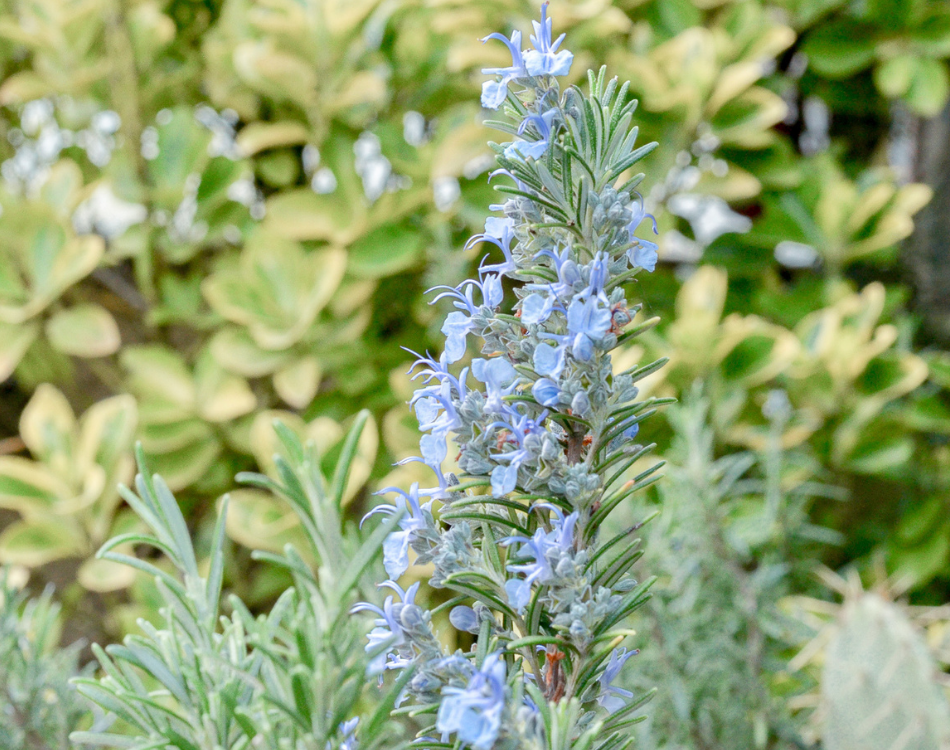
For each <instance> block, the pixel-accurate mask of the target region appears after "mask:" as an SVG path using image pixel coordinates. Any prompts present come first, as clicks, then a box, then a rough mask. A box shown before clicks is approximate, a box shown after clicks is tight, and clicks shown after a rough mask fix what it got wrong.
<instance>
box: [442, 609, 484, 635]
mask: <svg viewBox="0 0 950 750" xmlns="http://www.w3.org/2000/svg"><path fill="white" fill-rule="evenodd" d="M449 622H451V623H452V625H453V627H454V628H455V629H456V630H461V631H462V632H464V633H477V632H478V631H479V622H478V614H477V613H476V612H475V610H474V609H472V608H471V607H466V606H465V605H464V604H460V605H459V606H457V607H452V611H451V612H449Z"/></svg>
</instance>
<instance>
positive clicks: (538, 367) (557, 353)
mask: <svg viewBox="0 0 950 750" xmlns="http://www.w3.org/2000/svg"><path fill="white" fill-rule="evenodd" d="M533 361H534V371H535V372H536V373H538V375H544V376H547V377H551V378H554V379H555V380H557V379H558V378H559V377H560V376H561V371H562V370H563V369H564V349H563V348H562V347H560V346H549V345H548V344H538V346H536V347H535V349H534V357H533Z"/></svg>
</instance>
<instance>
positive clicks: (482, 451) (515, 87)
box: [355, 6, 662, 750]
mask: <svg viewBox="0 0 950 750" xmlns="http://www.w3.org/2000/svg"><path fill="white" fill-rule="evenodd" d="M488 40H499V41H501V42H503V43H504V44H505V45H506V46H507V47H508V49H509V51H510V52H511V56H512V64H511V65H510V66H509V67H504V68H492V69H488V70H486V71H485V72H486V73H488V74H490V75H492V76H493V79H492V80H490V81H488V82H486V83H485V84H484V88H483V93H482V103H483V105H484V106H486V107H487V108H489V109H500V110H501V111H502V114H503V115H504V117H505V119H503V120H498V121H490V122H489V124H490V125H492V126H494V127H495V128H497V129H499V130H502V131H504V132H505V133H507V134H510V135H511V136H512V137H513V138H512V140H511V142H508V143H505V144H500V145H499V144H492V145H493V148H494V150H495V152H496V155H497V160H498V164H499V168H498V169H497V170H496V171H495V172H493V173H492V174H491V176H490V179H492V180H493V181H497V183H498V184H497V186H496V189H497V190H498V191H499V192H500V193H501V194H502V195H503V196H505V198H506V200H505V201H504V202H503V203H500V204H498V205H495V206H492V209H493V210H494V211H495V212H496V215H494V216H492V217H490V218H489V219H488V220H487V221H486V223H485V231H484V233H482V234H479V235H476V236H475V237H473V238H472V240H471V242H470V245H474V244H477V243H486V244H487V245H489V246H491V253H490V254H489V255H487V256H486V257H485V258H484V259H483V260H482V261H481V264H480V266H479V270H478V276H477V278H473V279H467V280H465V281H463V282H462V283H461V284H459V285H458V286H457V287H454V288H452V287H440V288H437V290H436V291H438V294H437V295H436V296H435V298H434V301H436V302H437V301H439V300H450V301H451V302H452V304H453V306H454V307H455V308H456V309H455V310H454V311H452V312H450V313H449V314H448V316H447V318H446V319H445V323H444V325H443V327H442V332H443V333H444V334H445V349H444V353H443V354H442V355H441V356H440V357H439V358H438V359H436V358H434V357H431V356H421V355H419V356H418V359H417V361H416V363H415V365H414V367H413V372H414V378H415V380H416V381H417V382H418V384H419V388H418V390H417V391H416V392H415V394H414V396H413V397H412V399H411V401H410V404H411V406H412V408H413V409H414V411H415V415H416V417H417V418H418V420H419V425H420V428H421V431H422V432H423V433H424V434H423V436H422V438H421V444H420V449H421V454H422V455H421V456H420V457H418V458H416V459H410V460H416V461H421V462H423V463H424V464H426V465H427V466H428V467H430V468H431V469H432V471H433V473H434V474H435V477H436V480H437V481H436V482H434V484H436V486H434V487H431V488H421V487H420V486H419V485H418V484H413V485H412V486H411V488H410V489H409V490H408V491H405V490H402V489H397V488H391V489H390V490H386V491H384V492H390V491H391V492H393V493H394V494H395V502H394V503H393V504H392V505H385V504H384V505H380V506H378V507H377V508H375V509H374V510H373V511H372V513H371V515H382V516H384V517H387V518H389V519H394V518H395V519H398V530H394V531H393V532H392V533H391V534H389V536H388V537H387V539H386V541H385V543H384V562H385V566H386V570H387V573H388V574H389V576H390V579H391V580H389V581H386V582H385V583H384V584H382V585H383V586H384V587H385V588H386V589H388V591H389V596H387V598H386V601H385V604H384V605H383V606H382V607H377V606H375V605H371V604H363V605H359V606H357V607H356V608H355V610H356V611H358V612H370V613H372V614H374V615H375V616H376V620H375V625H376V627H375V628H374V630H373V631H372V632H371V633H370V636H369V644H368V645H367V649H368V650H370V651H371V652H372V653H374V654H376V657H375V658H374V659H373V661H372V663H371V669H370V671H371V673H372V674H377V675H379V676H380V680H382V679H383V675H384V674H385V673H386V672H396V673H399V674H400V678H399V679H401V680H404V681H406V682H405V690H404V693H403V695H402V699H403V701H404V703H405V705H403V707H402V708H400V709H399V710H400V711H403V712H407V713H411V714H415V715H426V716H428V717H429V719H430V721H429V722H428V726H426V727H425V728H423V729H422V730H421V732H420V733H419V736H418V738H417V740H416V744H417V746H420V747H426V748H434V747H455V748H461V747H465V748H473V749H474V750H488V749H489V748H496V749H500V748H519V749H521V750H523V749H526V748H552V749H553V748H558V749H560V748H598V749H600V750H607V749H608V748H610V749H613V748H626V747H629V746H630V745H631V744H632V743H633V738H632V735H631V733H630V729H629V726H630V725H631V724H632V723H634V722H636V721H638V720H639V717H638V716H637V714H636V712H637V709H638V707H639V706H640V705H641V704H642V703H643V701H644V700H646V698H648V697H649V693H648V692H644V693H643V694H641V695H639V696H634V695H633V694H632V693H631V692H630V691H627V690H624V689H622V688H619V687H617V686H616V684H615V680H617V678H618V676H619V675H620V673H621V671H622V670H623V668H624V665H625V663H626V662H627V661H628V660H629V659H630V658H631V657H633V656H634V655H635V653H636V652H635V651H634V650H632V649H630V648H627V647H625V646H624V645H623V644H624V642H625V639H626V638H627V637H628V636H629V635H631V634H632V631H631V630H629V629H627V619H628V617H629V615H630V614H631V613H632V612H633V611H634V610H635V609H637V608H638V607H639V606H640V605H641V604H642V603H643V602H644V601H645V600H646V599H647V590H648V588H649V586H650V581H645V582H640V581H637V580H635V579H634V578H633V577H632V575H631V574H630V566H631V564H632V563H633V562H634V561H635V560H637V559H638V558H639V556H640V554H641V553H640V550H639V540H637V539H635V538H634V536H633V534H634V532H635V531H636V529H637V528H638V525H636V524H635V525H634V526H633V527H631V528H628V529H624V530H623V531H621V532H620V533H618V534H616V535H614V536H612V537H611V538H604V535H603V534H601V533H600V530H601V527H602V525H603V522H604V520H605V519H606V518H607V516H608V515H609V514H610V513H611V511H613V510H614V509H615V508H616V507H617V506H618V505H620V504H621V503H624V502H625V501H627V500H628V499H629V498H630V497H631V496H632V495H633V493H635V492H636V491H637V490H639V489H640V488H642V487H644V486H645V485H646V484H648V483H650V482H652V481H654V480H655V479H656V477H657V476H658V475H657V474H656V473H655V472H656V469H657V468H658V465H653V466H651V467H649V468H647V469H646V470H644V471H641V472H640V473H639V474H636V475H635V476H631V473H632V470H631V467H633V466H634V464H636V463H637V462H639V461H640V459H641V458H643V457H644V456H645V455H646V454H647V453H648V452H649V451H650V449H651V448H652V446H644V445H641V444H640V443H638V442H637V434H638V430H639V423H640V422H641V421H642V420H643V419H644V418H645V417H646V416H648V415H649V414H650V413H652V411H653V407H654V406H655V405H656V403H657V400H656V399H650V400H645V401H637V395H638V391H637V386H636V383H637V381H638V379H640V378H642V377H644V376H645V375H647V374H649V373H650V372H653V371H654V370H656V369H657V368H658V367H660V366H661V365H662V362H656V363H653V364H649V365H646V366H643V367H640V368H634V369H632V370H629V371H625V372H620V373H614V371H613V367H612V364H611V356H610V352H611V350H613V349H614V348H615V347H616V346H617V345H618V343H619V342H621V341H624V340H629V339H630V338H631V337H633V336H636V335H637V334H638V333H640V332H642V331H643V330H646V329H648V328H649V327H651V326H652V325H654V324H655V322H656V321H655V320H650V321H647V322H645V323H642V324H641V325H640V326H639V327H636V328H631V327H629V326H630V325H631V323H632V321H633V319H634V316H635V315H636V314H637V312H638V311H639V309H640V308H639V305H630V304H628V302H627V299H626V296H625V293H624V284H625V283H626V282H629V281H632V280H633V279H635V278H636V277H638V276H640V275H641V274H642V272H644V271H653V269H654V267H655V264H656V262H657V252H656V250H657V248H656V245H655V244H653V243H651V242H648V241H646V240H644V239H639V238H637V237H636V235H635V232H636V230H637V229H638V228H639V226H640V224H641V223H642V222H643V221H644V219H646V218H648V217H647V215H646V214H645V213H644V210H643V204H642V201H641V199H640V196H639V195H638V194H637V193H636V192H635V188H636V186H637V185H638V183H639V182H640V180H641V179H642V177H643V175H636V176H633V177H630V178H629V179H626V178H624V177H622V175H623V174H624V173H625V172H626V171H627V170H628V169H629V168H630V167H631V166H632V165H633V164H635V163H636V162H637V161H638V160H639V159H641V158H642V157H643V156H645V155H646V154H648V153H649V152H650V151H651V150H652V149H653V148H654V146H655V145H656V144H648V145H646V146H642V147H640V148H636V149H635V148H634V142H635V140H636V137H637V129H636V128H632V129H631V123H632V118H633V112H634V108H635V106H636V102H635V101H629V100H628V98H627V86H626V85H623V86H618V83H617V80H616V79H614V80H611V81H609V82H606V83H605V74H604V71H603V70H601V72H600V73H599V75H594V74H593V73H591V74H590V75H589V83H590V90H589V93H588V94H585V93H583V92H582V91H581V89H580V88H578V87H576V86H570V87H568V88H567V89H566V90H564V91H561V88H560V84H559V82H558V76H563V75H566V74H567V73H568V71H569V68H570V66H571V62H572V55H571V53H570V52H568V51H567V50H563V49H561V48H560V45H561V42H562V41H563V37H562V38H558V39H556V40H554V39H552V30H551V20H550V19H549V18H547V16H546V6H544V7H543V8H542V11H541V20H540V22H534V34H533V35H532V36H531V40H530V42H531V48H530V49H528V50H522V44H521V33H520V32H518V31H515V32H514V33H513V34H512V35H511V37H510V38H507V37H504V36H502V35H501V34H491V35H490V36H489V37H487V38H486V39H485V41H488ZM506 287H508V288H512V287H513V290H514V292H513V298H512V296H511V295H510V294H508V295H507V296H506V291H505V290H506ZM473 343H474V344H475V346H476V348H477V349H478V356H476V357H475V358H473V359H471V360H470V361H469V360H468V358H467V354H468V349H469V346H470V345H471V344H473ZM450 436H451V437H452V438H453V440H454V443H455V445H456V447H455V448H453V453H455V452H457V453H458V458H457V462H458V466H459V468H460V470H461V476H460V477H457V476H456V475H454V474H451V473H449V474H448V475H446V473H445V471H444V470H443V463H444V462H445V461H446V458H447V450H448V447H447V440H448V438H449V437H450ZM410 549H411V550H412V552H413V553H414V555H415V559H414V563H415V564H416V565H430V566H431V571H432V572H431V575H430V577H429V580H428V583H429V585H430V586H431V587H433V588H436V589H447V590H448V591H450V592H453V593H454V594H455V596H454V597H453V598H452V599H450V600H449V602H447V603H446V604H444V605H442V606H440V607H438V608H436V610H433V611H431V612H430V611H427V610H426V609H425V607H424V602H423V601H422V598H421V596H420V594H419V588H420V583H419V582H416V583H413V584H412V585H411V586H409V587H408V589H406V590H403V588H402V587H401V586H400V585H399V583H398V579H399V578H400V577H401V576H402V575H403V574H404V573H405V572H406V571H407V569H408V568H409V566H410ZM445 609H449V610H450V614H449V619H450V621H451V624H452V626H454V628H455V629H456V630H457V631H458V634H459V636H460V637H461V639H463V640H464V639H465V638H467V636H462V635H461V634H463V633H471V634H472V635H474V636H475V639H474V643H475V645H474V647H473V648H472V649H471V650H470V651H467V652H466V651H462V650H458V651H456V652H454V653H449V652H448V651H447V650H446V649H445V648H444V647H443V645H442V639H441V638H440V635H439V633H438V632H436V628H435V626H434V621H435V616H436V615H437V614H438V613H439V612H440V611H444V610H445Z"/></svg>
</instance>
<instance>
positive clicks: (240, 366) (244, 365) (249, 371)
mask: <svg viewBox="0 0 950 750" xmlns="http://www.w3.org/2000/svg"><path fill="white" fill-rule="evenodd" d="M209 349H210V351H211V354H212V355H213V356H214V358H215V360H216V361H217V362H218V364H219V365H221V367H223V368H224V369H225V370H228V371H229V372H233V373H235V374H237V375H243V376H244V377H246V378H260V377H263V376H264V375H271V374H273V373H274V372H275V371H276V370H278V369H280V368H281V367H282V366H283V365H284V364H285V363H286V362H287V361H288V359H290V357H291V354H290V353H289V352H288V351H268V350H266V349H261V347H259V346H258V345H257V344H255V343H254V339H252V338H251V335H250V334H249V333H248V332H247V329H246V328H238V327H237V326H225V327H224V328H222V329H221V330H220V331H218V332H217V333H215V334H214V336H213V337H212V338H211V343H210V345H209Z"/></svg>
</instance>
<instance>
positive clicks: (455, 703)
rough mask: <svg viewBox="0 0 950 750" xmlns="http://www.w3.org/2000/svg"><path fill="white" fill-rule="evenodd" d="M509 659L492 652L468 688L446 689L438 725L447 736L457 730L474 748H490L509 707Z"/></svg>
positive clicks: (461, 737) (437, 727)
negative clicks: (506, 707)
mask: <svg viewBox="0 0 950 750" xmlns="http://www.w3.org/2000/svg"><path fill="white" fill-rule="evenodd" d="M505 671H506V670H505V662H504V660H503V659H502V658H501V655H500V654H498V653H495V654H490V655H489V656H488V657H487V658H486V659H485V663H484V664H483V665H482V668H481V669H480V670H479V671H477V672H475V674H474V675H473V676H472V677H471V679H470V680H469V682H468V685H466V686H465V687H464V688H456V687H446V688H443V689H442V705H440V706H439V714H438V718H437V719H436V729H438V730H439V731H440V732H442V733H443V740H446V739H447V738H448V735H449V734H452V733H455V734H457V735H458V738H459V739H460V740H461V741H462V742H463V743H465V744H467V745H471V747H472V748H473V750H490V748H491V747H492V746H493V745H494V744H495V740H496V739H498V733H499V731H500V730H501V718H502V713H503V712H504V710H505Z"/></svg>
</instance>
